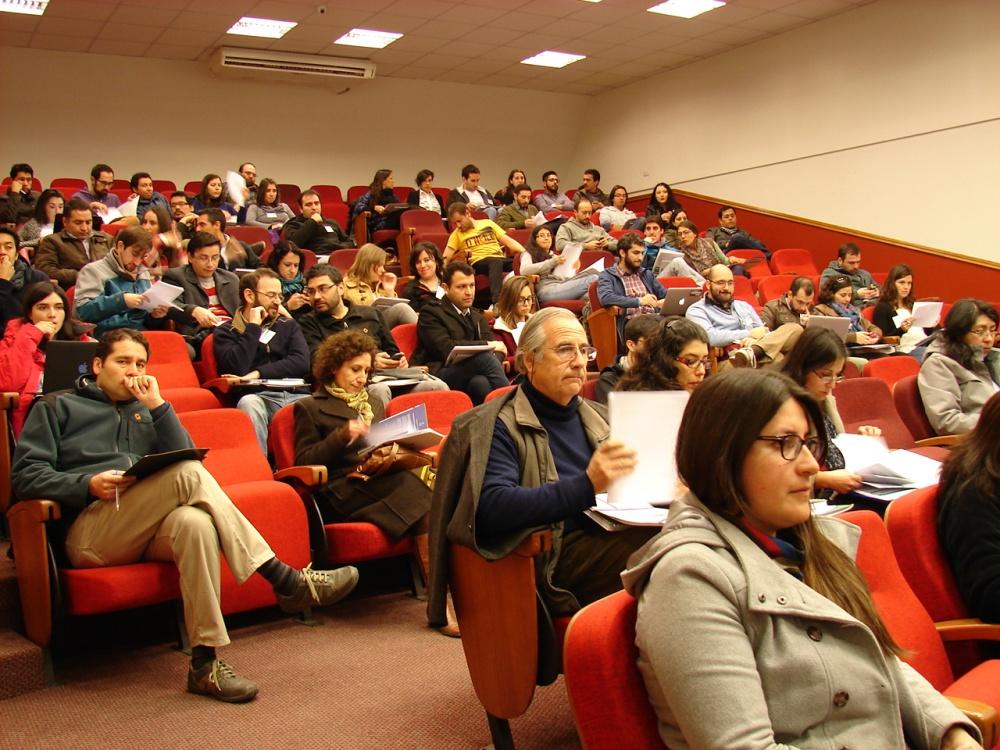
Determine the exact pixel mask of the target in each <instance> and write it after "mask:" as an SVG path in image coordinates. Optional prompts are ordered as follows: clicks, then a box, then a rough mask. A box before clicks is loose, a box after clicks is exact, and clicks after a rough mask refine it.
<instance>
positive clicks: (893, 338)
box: [882, 336, 899, 346]
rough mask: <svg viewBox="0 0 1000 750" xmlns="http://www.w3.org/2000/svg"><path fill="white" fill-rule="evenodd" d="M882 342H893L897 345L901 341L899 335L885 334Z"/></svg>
mask: <svg viewBox="0 0 1000 750" xmlns="http://www.w3.org/2000/svg"><path fill="white" fill-rule="evenodd" d="M882 343H883V344H892V345H893V346H895V345H896V344H898V343H899V336H883V337H882Z"/></svg>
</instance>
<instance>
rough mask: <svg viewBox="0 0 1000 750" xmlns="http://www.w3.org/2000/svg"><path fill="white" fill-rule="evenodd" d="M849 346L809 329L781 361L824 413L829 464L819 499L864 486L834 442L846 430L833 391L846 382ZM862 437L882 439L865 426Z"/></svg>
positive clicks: (819, 482) (820, 478)
mask: <svg viewBox="0 0 1000 750" xmlns="http://www.w3.org/2000/svg"><path fill="white" fill-rule="evenodd" d="M846 363H847V347H846V346H844V342H843V341H841V340H840V336H838V335H837V334H835V333H834V332H833V331H831V330H829V329H827V328H807V329H806V330H805V331H803V333H802V335H801V336H799V340H798V341H796V342H795V346H794V347H792V350H791V351H790V352H789V353H788V355H787V356H786V357H785V358H784V360H782V362H781V371H782V372H783V373H785V375H787V376H788V377H790V378H791V379H792V380H794V381H795V382H796V383H798V384H799V385H800V386H802V387H803V388H805V389H806V390H807V391H808V392H809V394H810V395H811V396H812V397H813V398H814V399H816V403H818V404H819V405H820V408H821V409H822V411H823V428H824V430H823V435H822V436H823V438H824V453H823V455H824V456H825V461H824V463H823V464H822V465H821V466H820V471H819V472H817V474H816V477H815V479H814V480H813V486H814V487H815V488H816V490H817V492H816V497H823V498H830V497H832V496H833V495H834V494H835V493H839V494H845V493H848V492H851V491H853V490H856V489H857V488H858V487H860V486H861V476H860V475H859V474H855V473H853V472H850V471H847V469H845V468H844V456H843V454H842V453H841V452H840V449H839V448H838V447H837V446H836V445H834V443H833V439H834V438H835V437H837V435H839V434H840V433H842V432H843V431H844V422H843V420H842V419H841V418H840V412H838V411H837V401H836V399H834V397H833V389H834V387H835V386H836V385H837V383H839V382H841V381H842V380H843V379H844V376H843V372H844V365H845V364H846ZM858 433H859V434H861V435H872V436H875V437H877V436H879V435H881V434H882V430H880V429H879V428H878V427H870V426H868V425H863V426H861V427H859V428H858Z"/></svg>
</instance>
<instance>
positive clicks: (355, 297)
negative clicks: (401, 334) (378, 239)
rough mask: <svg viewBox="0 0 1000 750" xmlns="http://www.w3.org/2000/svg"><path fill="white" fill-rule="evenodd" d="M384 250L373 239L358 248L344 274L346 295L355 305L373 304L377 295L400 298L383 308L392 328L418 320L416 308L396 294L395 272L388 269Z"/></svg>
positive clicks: (378, 297) (377, 297)
mask: <svg viewBox="0 0 1000 750" xmlns="http://www.w3.org/2000/svg"><path fill="white" fill-rule="evenodd" d="M387 257H388V256H387V254H386V252H385V250H383V249H382V248H380V247H379V246H378V245H373V244H371V243H370V242H369V243H368V244H366V245H362V246H361V247H360V248H358V254H357V255H355V256H354V262H353V263H352V264H351V267H350V268H348V269H347V273H346V274H344V298H345V299H346V300H348V301H350V302H353V303H354V304H356V305H368V306H371V305H374V304H375V300H376V299H386V298H391V299H398V300H400V301H399V302H398V303H396V304H391V305H384V306H382V307H381V309H380V312H381V313H382V317H383V318H385V322H386V324H387V325H388V326H389V327H390V328H395V327H396V326H398V325H403V324H404V323H416V322H417V313H416V311H415V310H414V309H413V308H412V307H410V306H409V305H407V304H405V303H404V302H403V300H402V298H401V297H400V296H399V295H398V294H396V281H397V277H396V274H394V273H390V272H389V271H386V270H385V262H386V258H387Z"/></svg>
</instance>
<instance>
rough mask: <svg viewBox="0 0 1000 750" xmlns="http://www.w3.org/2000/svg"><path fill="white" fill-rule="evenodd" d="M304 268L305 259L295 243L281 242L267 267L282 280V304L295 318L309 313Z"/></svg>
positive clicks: (269, 257)
mask: <svg viewBox="0 0 1000 750" xmlns="http://www.w3.org/2000/svg"><path fill="white" fill-rule="evenodd" d="M304 266H305V258H304V257H303V255H302V251H301V250H300V249H299V248H298V247H297V246H296V245H295V243H294V242H286V241H283V242H279V243H278V244H277V245H275V246H274V250H272V251H271V254H270V255H269V256H268V258H267V267H268V268H270V269H271V270H272V271H274V272H275V273H276V274H278V278H279V279H280V280H281V304H283V305H284V306H285V309H286V310H288V312H290V313H291V314H292V317H293V318H297V317H298V316H299V315H303V314H305V313H307V312H309V297H308V296H307V295H306V293H305V288H306V277H305V276H304V275H303V268H304Z"/></svg>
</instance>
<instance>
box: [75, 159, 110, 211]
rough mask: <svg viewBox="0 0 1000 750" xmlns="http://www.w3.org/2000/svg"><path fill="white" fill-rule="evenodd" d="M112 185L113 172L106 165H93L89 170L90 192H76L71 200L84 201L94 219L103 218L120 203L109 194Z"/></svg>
mask: <svg viewBox="0 0 1000 750" xmlns="http://www.w3.org/2000/svg"><path fill="white" fill-rule="evenodd" d="M114 184H115V172H114V170H113V169H111V167H109V166H108V165H107V164H95V165H94V168H93V169H91V170H90V190H86V189H84V190H77V191H76V192H75V193H74V194H73V198H79V199H80V200H82V201H86V202H87V204H88V205H89V206H90V210H91V211H92V212H93V214H94V217H95V218H97V217H101V216H104V215H105V214H107V213H108V209H109V208H118V207H119V206H120V205H121V203H122V202H121V200H120V199H119V198H118V196H117V195H115V194H114V193H112V192H111V186H112V185H114Z"/></svg>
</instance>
